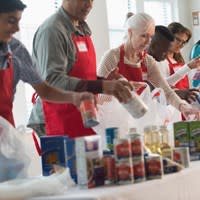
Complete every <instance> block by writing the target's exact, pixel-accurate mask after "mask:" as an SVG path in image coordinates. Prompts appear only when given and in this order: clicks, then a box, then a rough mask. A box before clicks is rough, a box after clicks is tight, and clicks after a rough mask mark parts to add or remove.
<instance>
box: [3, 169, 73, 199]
mask: <svg viewBox="0 0 200 200" xmlns="http://www.w3.org/2000/svg"><path fill="white" fill-rule="evenodd" d="M73 186H75V183H74V182H73V180H72V179H71V177H70V174H69V169H68V168H65V169H64V170H61V171H58V172H56V173H54V174H52V175H51V176H46V177H42V176H41V177H34V178H26V179H16V180H12V181H7V182H4V183H0V200H25V199H27V198H31V197H39V196H53V195H62V194H64V193H65V192H66V191H67V189H69V188H71V187H73Z"/></svg>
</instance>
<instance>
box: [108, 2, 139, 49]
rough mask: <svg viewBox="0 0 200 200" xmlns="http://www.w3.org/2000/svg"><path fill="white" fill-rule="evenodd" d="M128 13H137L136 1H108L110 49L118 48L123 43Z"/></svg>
mask: <svg viewBox="0 0 200 200" xmlns="http://www.w3.org/2000/svg"><path fill="white" fill-rule="evenodd" d="M113 8H114V9H113ZM128 12H133V13H135V12H136V4H135V0H107V13H108V26H109V38H110V47H116V46H117V45H119V44H120V43H121V42H122V41H123V36H124V26H125V20H126V14H127V13H128Z"/></svg>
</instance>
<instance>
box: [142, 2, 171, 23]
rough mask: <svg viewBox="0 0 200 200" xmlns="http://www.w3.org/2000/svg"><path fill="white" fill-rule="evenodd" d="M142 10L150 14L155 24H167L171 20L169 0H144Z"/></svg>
mask: <svg viewBox="0 0 200 200" xmlns="http://www.w3.org/2000/svg"><path fill="white" fill-rule="evenodd" d="M144 12H146V13H148V14H149V15H151V16H152V17H153V18H154V20H155V22H156V24H157V25H165V26H167V25H168V24H169V23H170V22H172V4H171V0H144ZM158 16H159V17H158Z"/></svg>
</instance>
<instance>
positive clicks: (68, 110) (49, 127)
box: [43, 35, 96, 138]
mask: <svg viewBox="0 0 200 200" xmlns="http://www.w3.org/2000/svg"><path fill="white" fill-rule="evenodd" d="M72 39H73V42H74V45H75V47H76V62H75V63H74V65H73V67H72V70H71V71H70V73H69V75H70V76H74V77H78V78H80V79H85V80H96V54H95V50H94V46H93V43H92V40H91V38H90V37H89V36H79V35H72ZM43 111H44V116H45V128H46V133H47V135H67V136H69V137H71V138H74V137H81V136H88V135H94V134H95V132H94V131H93V130H92V129H91V128H85V127H84V126H83V122H82V118H81V114H80V112H79V110H78V109H77V108H76V107H75V106H74V105H72V104H55V103H49V102H46V101H43Z"/></svg>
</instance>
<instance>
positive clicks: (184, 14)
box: [177, 0, 193, 61]
mask: <svg viewBox="0 0 200 200" xmlns="http://www.w3.org/2000/svg"><path fill="white" fill-rule="evenodd" d="M177 6H178V9H177V10H178V21H179V22H180V23H181V24H183V25H184V26H186V27H187V28H189V29H190V30H192V15H191V1H190V0H178V2H177ZM192 45H193V37H192V38H191V40H190V41H189V43H188V44H186V46H185V47H184V48H183V50H182V54H183V57H184V58H185V60H186V61H188V60H189V54H190V50H191V48H192Z"/></svg>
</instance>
